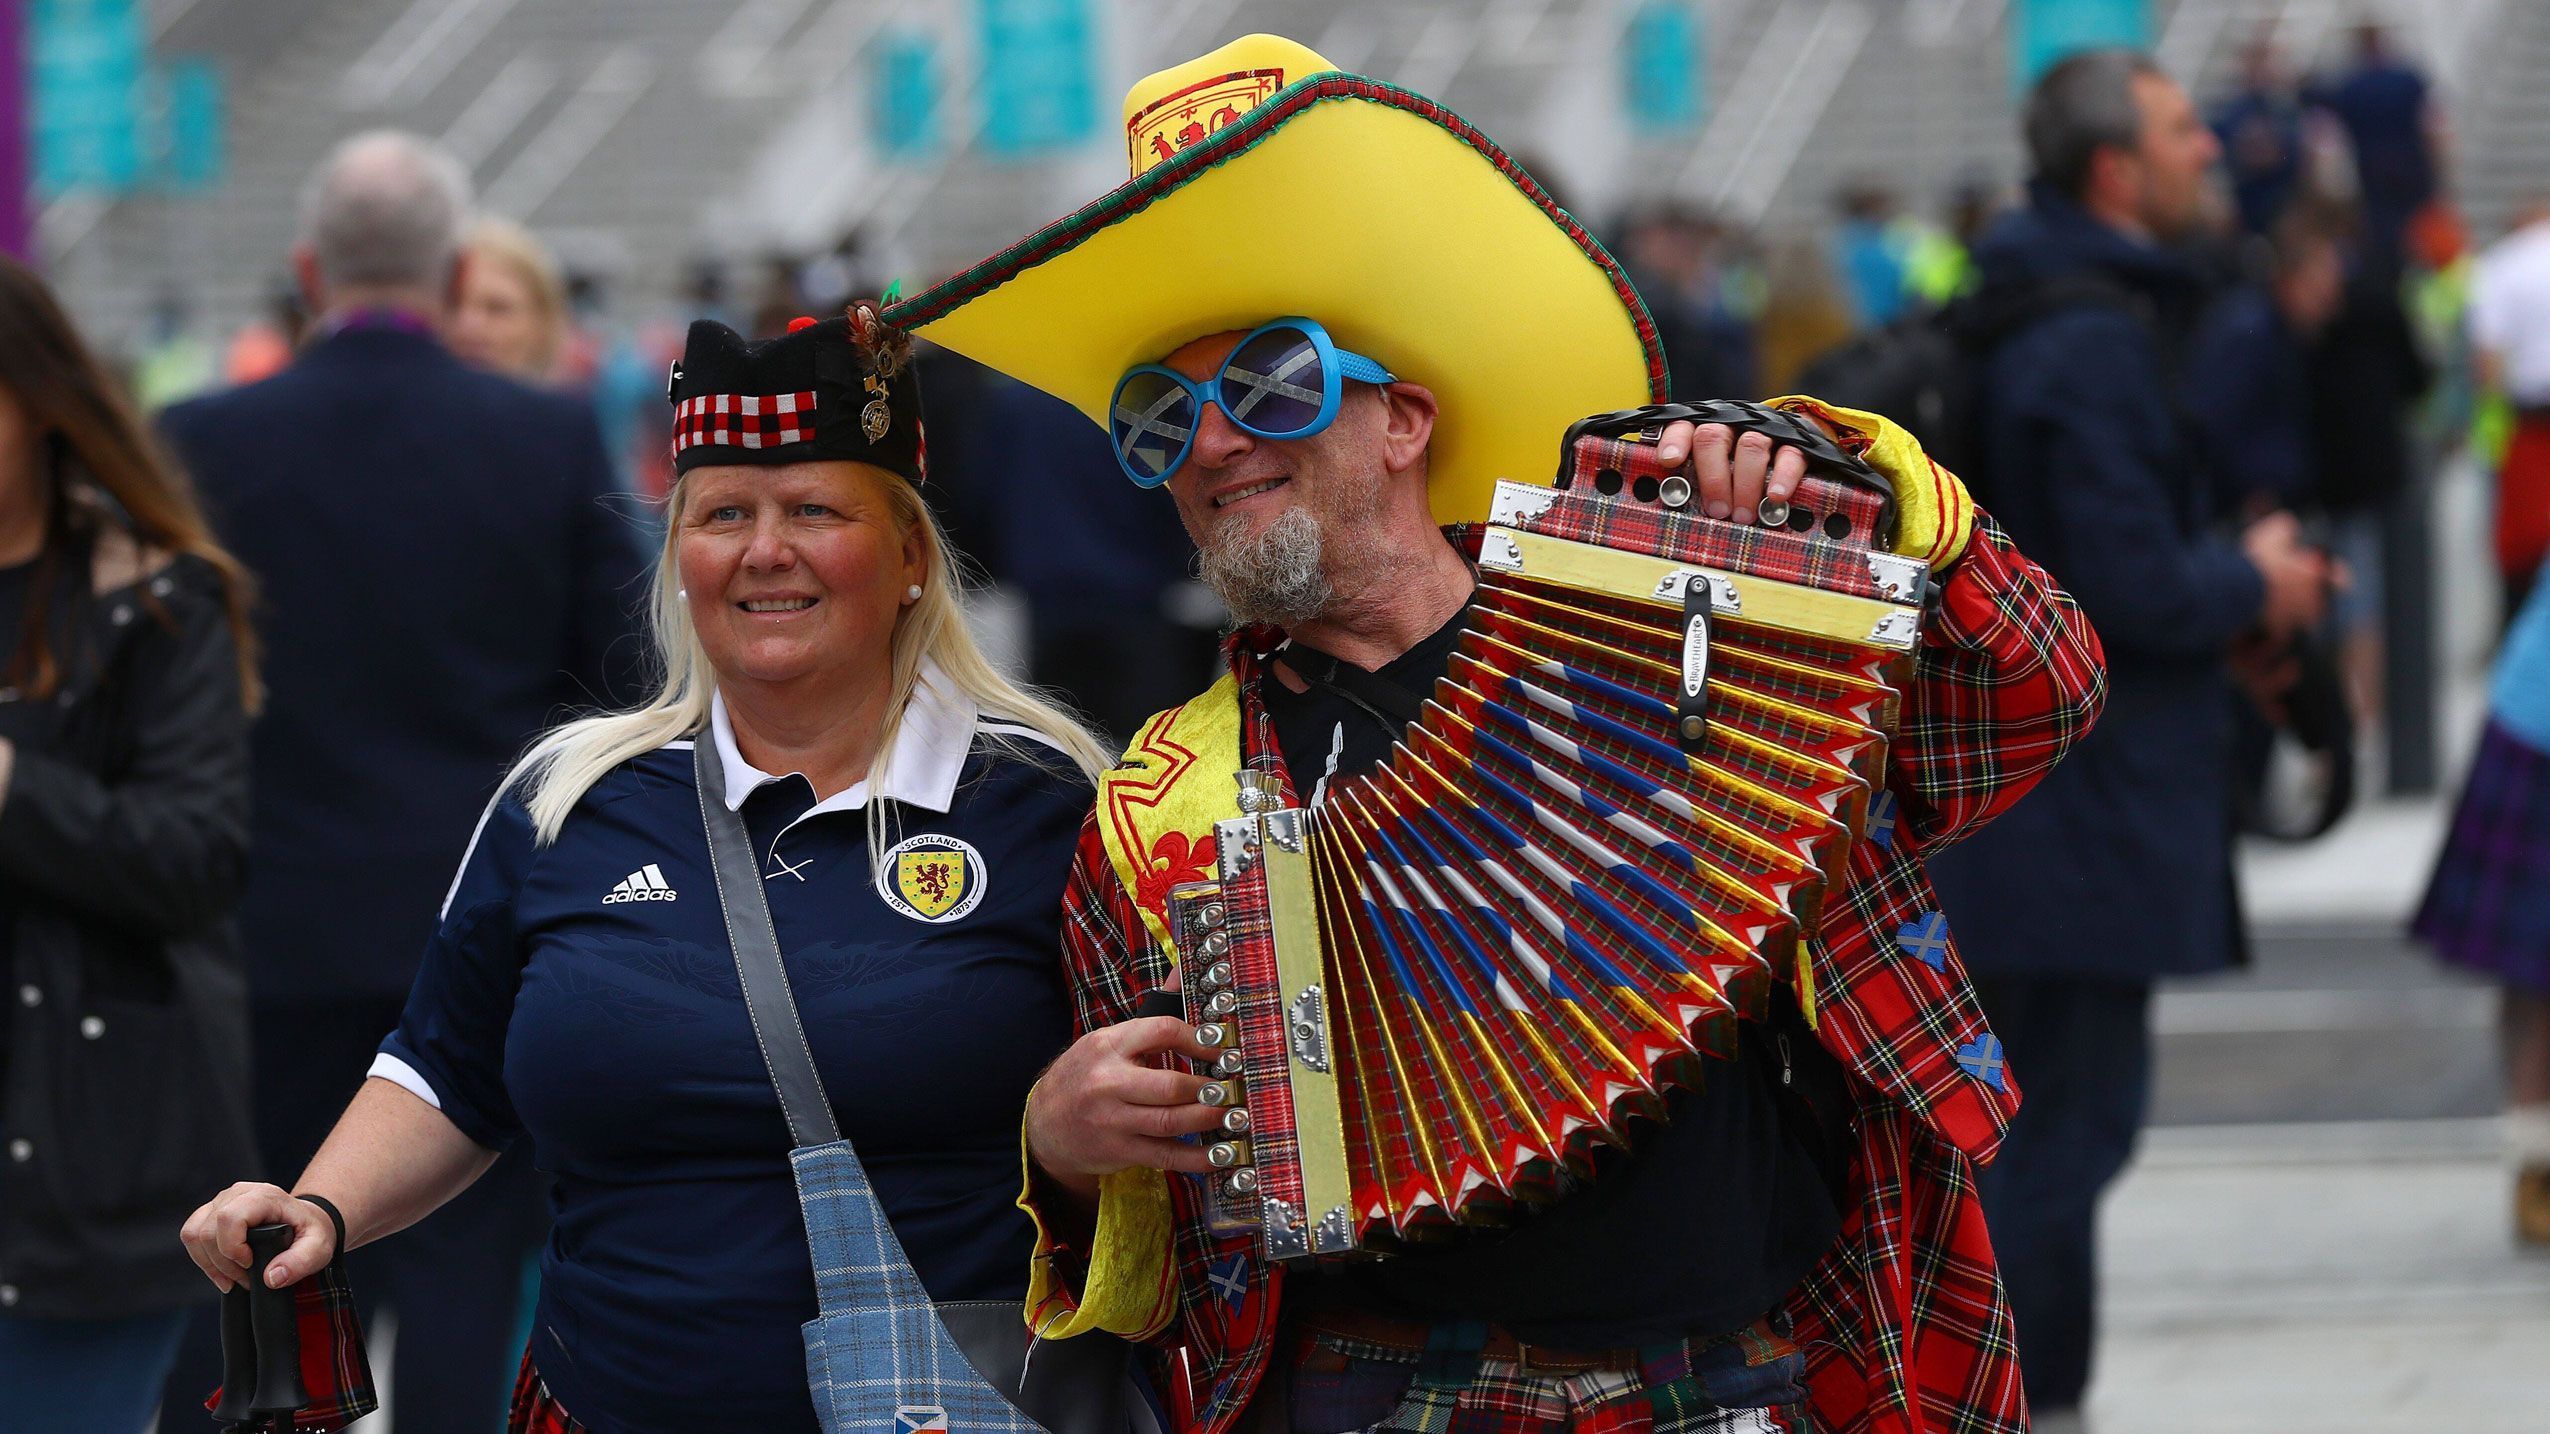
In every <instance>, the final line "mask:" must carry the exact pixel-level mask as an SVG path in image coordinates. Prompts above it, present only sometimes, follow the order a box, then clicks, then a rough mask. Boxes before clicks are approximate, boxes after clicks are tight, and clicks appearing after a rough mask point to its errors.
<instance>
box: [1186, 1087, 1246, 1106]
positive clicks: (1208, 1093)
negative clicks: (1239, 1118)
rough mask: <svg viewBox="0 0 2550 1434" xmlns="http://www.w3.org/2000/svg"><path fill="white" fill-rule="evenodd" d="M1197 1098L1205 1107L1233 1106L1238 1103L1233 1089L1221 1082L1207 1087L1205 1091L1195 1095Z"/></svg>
mask: <svg viewBox="0 0 2550 1434" xmlns="http://www.w3.org/2000/svg"><path fill="white" fill-rule="evenodd" d="M1195 1098H1196V1099H1197V1100H1198V1101H1200V1102H1202V1103H1203V1104H1205V1105H1233V1104H1236V1103H1237V1096H1236V1093H1235V1092H1234V1091H1233V1090H1232V1089H1231V1087H1229V1086H1227V1085H1225V1084H1223V1083H1222V1082H1220V1081H1214V1082H1211V1083H1210V1084H1208V1085H1206V1086H1205V1087H1204V1089H1202V1090H1199V1091H1197V1092H1196V1093H1195Z"/></svg>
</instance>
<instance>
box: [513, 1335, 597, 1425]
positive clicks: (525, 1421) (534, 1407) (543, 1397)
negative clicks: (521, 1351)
mask: <svg viewBox="0 0 2550 1434" xmlns="http://www.w3.org/2000/svg"><path fill="white" fill-rule="evenodd" d="M505 1434H589V1431H588V1430H586V1428H585V1427H584V1425H583V1424H582V1423H581V1422H579V1421H578V1420H577V1419H576V1417H575V1416H574V1415H572V1414H569V1413H568V1412H567V1411H566V1408H565V1406H563V1405H561V1404H559V1403H558V1401H557V1400H556V1399H553V1398H551V1397H550V1394H549V1385H548V1383H547V1381H545V1380H543V1379H542V1378H541V1377H540V1371H539V1370H537V1369H534V1368H532V1365H531V1356H530V1355H529V1354H527V1353H526V1354H525V1355H523V1357H522V1373H520V1374H518V1375H516V1376H514V1399H513V1405H512V1407H511V1409H510V1410H509V1411H508V1412H507V1415H506V1418H505Z"/></svg>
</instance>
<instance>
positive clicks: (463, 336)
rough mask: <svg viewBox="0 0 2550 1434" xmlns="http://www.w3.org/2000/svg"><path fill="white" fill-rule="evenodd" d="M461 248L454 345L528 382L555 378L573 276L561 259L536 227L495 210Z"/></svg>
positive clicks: (471, 359)
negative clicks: (563, 267) (561, 266)
mask: <svg viewBox="0 0 2550 1434" xmlns="http://www.w3.org/2000/svg"><path fill="white" fill-rule="evenodd" d="M462 252H463V254H464V255H465V259H466V262H465V263H464V264H463V266H462V268H461V283H460V306H459V308H457V309H456V310H454V311H453V314H452V319H451V345H452V351H453V352H454V353H457V354H459V355H460V356H461V357H462V358H463V359H465V360H467V361H468V362H470V363H473V364H476V365H478V366H479V367H480V368H483V369H489V370H492V371H494V372H496V373H501V374H504V375H506V376H508V377H511V378H518V379H521V380H522V381H523V382H525V383H538V384H545V383H549V382H551V381H553V380H554V379H555V378H556V377H557V373H558V356H559V354H560V352H561V351H562V350H563V349H564V348H565V347H566V342H567V281H566V277H565V276H564V275H563V274H562V273H560V272H559V269H558V260H557V257H556V256H555V255H553V254H551V253H550V252H549V247H548V246H547V245H545V244H543V243H541V242H540V241H539V240H538V239H537V238H535V237H533V235H532V233H531V231H530V230H528V229H525V228H523V227H522V226H521V225H519V224H516V223H515V222H513V221H512V220H510V219H501V218H498V217H496V216H494V215H485V216H481V217H480V219H479V220H478V222H477V223H476V224H474V225H472V226H471V228H470V231H469V242H468V243H467V244H466V245H465V246H464V248H463V250H462Z"/></svg>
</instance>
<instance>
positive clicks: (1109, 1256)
mask: <svg viewBox="0 0 2550 1434" xmlns="http://www.w3.org/2000/svg"><path fill="white" fill-rule="evenodd" d="M1018 1153H1019V1162H1020V1166H1021V1183H1020V1188H1019V1192H1018V1208H1019V1209H1021V1210H1024V1211H1026V1212H1027V1218H1028V1219H1030V1220H1032V1221H1034V1222H1035V1224H1036V1251H1035V1255H1034V1257H1033V1260H1032V1262H1031V1263H1030V1265H1029V1267H1028V1271H1027V1322H1028V1325H1029V1327H1031V1328H1032V1329H1034V1330H1035V1332H1036V1337H1037V1338H1039V1339H1069V1338H1070V1337H1071V1336H1073V1335H1076V1334H1087V1333H1089V1332H1090V1331H1091V1330H1105V1331H1107V1332H1108V1333H1110V1334H1118V1335H1122V1336H1124V1337H1125V1338H1127V1339H1133V1340H1144V1339H1149V1338H1151V1337H1152V1336H1154V1335H1156V1334H1158V1333H1159V1332H1160V1331H1161V1330H1162V1329H1165V1328H1166V1327H1167V1326H1168V1323H1169V1317H1170V1316H1171V1315H1172V1314H1175V1313H1176V1312H1177V1267H1176V1264H1175V1262H1174V1261H1173V1260H1171V1259H1170V1250H1171V1246H1172V1245H1173V1243H1174V1238H1173V1233H1172V1230H1171V1219H1172V1216H1171V1212H1170V1209H1169V1178H1168V1176H1167V1175H1165V1174H1163V1173H1162V1172H1160V1171H1157V1170H1142V1169H1131V1170H1119V1171H1117V1172H1116V1173H1115V1174H1113V1175H1109V1176H1105V1177H1103V1178H1102V1179H1101V1180H1100V1181H1099V1182H1098V1227H1097V1231H1096V1233H1095V1234H1094V1235H1092V1236H1091V1238H1090V1242H1089V1243H1090V1249H1089V1251H1088V1263H1087V1264H1086V1266H1084V1267H1082V1268H1081V1270H1080V1288H1079V1289H1078V1290H1076V1291H1075V1290H1074V1289H1073V1288H1072V1280H1071V1277H1070V1275H1071V1269H1072V1267H1073V1266H1074V1265H1076V1264H1078V1263H1079V1252H1078V1251H1076V1250H1074V1249H1073V1248H1072V1245H1071V1242H1070V1241H1069V1240H1067V1239H1065V1238H1063V1237H1062V1236H1060V1235H1059V1234H1057V1233H1056V1230H1055V1225H1054V1224H1053V1222H1051V1221H1049V1220H1047V1218H1046V1216H1045V1212H1044V1211H1043V1210H1042V1209H1040V1208H1039V1207H1038V1204H1037V1191H1036V1176H1035V1172H1034V1166H1033V1165H1032V1164H1030V1163H1029V1157H1028V1155H1027V1131H1026V1127H1025V1126H1024V1125H1023V1124H1022V1125H1021V1126H1020V1128H1019V1136H1018Z"/></svg>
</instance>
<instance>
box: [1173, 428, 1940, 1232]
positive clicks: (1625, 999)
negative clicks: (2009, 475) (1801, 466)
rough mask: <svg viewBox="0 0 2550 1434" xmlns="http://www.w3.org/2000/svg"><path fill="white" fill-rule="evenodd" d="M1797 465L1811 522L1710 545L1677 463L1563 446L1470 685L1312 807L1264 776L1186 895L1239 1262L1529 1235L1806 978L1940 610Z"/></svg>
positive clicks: (1841, 497) (1460, 686) (1517, 492)
mask: <svg viewBox="0 0 2550 1434" xmlns="http://www.w3.org/2000/svg"><path fill="white" fill-rule="evenodd" d="M1701 407H1702V409H1703V410H1704V411H1702V412H1700V413H1697V414H1694V415H1693V416H1696V417H1699V418H1701V419H1702V420H1703V421H1707V420H1708V419H1711V418H1717V419H1722V420H1725V421H1731V422H1734V423H1736V425H1737V426H1738V427H1740V428H1765V429H1769V430H1772V431H1773V432H1774V434H1775V436H1777V437H1780V438H1781V439H1783V441H1788V442H1794V443H1797V444H1799V445H1800V446H1802V447H1805V448H1806V449H1807V450H1808V454H1809V462H1810V467H1809V474H1808V477H1807V479H1806V480H1805V481H1804V483H1802V484H1801V485H1800V487H1799V489H1798V491H1797V493H1796V494H1795V495H1794V496H1793V498H1792V501H1791V502H1790V504H1789V505H1788V508H1787V510H1786V511H1785V512H1780V511H1776V510H1775V511H1773V512H1770V513H1767V514H1765V515H1764V520H1765V521H1763V522H1762V523H1758V524H1753V525H1741V526H1740V525H1737V524H1734V523H1731V522H1722V521H1715V520H1711V519H1709V518H1706V517H1704V516H1701V515H1700V510H1699V508H1698V506H1697V505H1696V502H1695V495H1694V494H1693V492H1692V490H1691V484H1690V480H1689V475H1688V473H1687V472H1680V473H1677V472H1668V471H1666V470H1664V469H1663V468H1662V466H1661V465H1660V464H1658V463H1657V462H1656V460H1655V449H1654V447H1653V446H1652V438H1653V434H1654V430H1655V429H1657V428H1660V427H1661V426H1662V423H1663V422H1664V421H1666V420H1667V419H1669V418H1671V417H1676V416H1683V415H1684V414H1689V413H1691V412H1692V411H1691V410H1688V409H1645V410H1632V411H1629V412H1627V413H1623V414H1615V415H1604V416H1602V417H1599V418H1596V419H1589V420H1587V421H1586V422H1584V423H1580V424H1578V425H1576V426H1575V427H1574V428H1573V429H1571V430H1570V431H1569V434H1568V437H1567V441H1566V443H1565V445H1564V446H1563V450H1562V451H1563V462H1564V466H1563V467H1562V469H1561V472H1560V474H1559V485H1558V486H1557V487H1554V488H1545V487H1539V486H1534V485H1524V484H1516V483H1505V484H1501V485H1499V488H1498V491H1497V495H1496V501H1495V506H1494V510H1493V513H1492V515H1491V519H1490V523H1489V525H1488V527H1487V529H1486V530H1485V532H1484V534H1483V535H1482V538H1481V543H1480V558H1479V588H1478V593H1477V596H1476V598H1475V599H1474V601H1473V602H1472V604H1471V608H1470V611H1469V613H1468V615H1467V617H1466V619H1465V622H1464V626H1463V629H1462V631H1461V633H1460V634H1459V638H1458V645H1457V647H1456V649H1455V654H1454V656H1453V658H1452V660H1451V666H1450V670H1449V671H1448V672H1447V673H1446V675H1445V676H1444V677H1443V679H1442V680H1441V681H1440V682H1439V683H1438V684H1437V685H1436V688H1435V690H1434V693H1433V696H1432V699H1431V700H1430V701H1429V702H1428V703H1427V704H1426V706H1425V708H1424V711H1423V714H1422V716H1421V717H1420V718H1419V719H1418V720H1417V721H1415V722H1413V723H1411V724H1410V725H1409V727H1408V728H1407V730H1406V732H1405V733H1404V734H1403V736H1402V738H1401V740H1400V741H1399V743H1398V744H1397V745H1396V746H1395V747H1394V748H1393V749H1392V751H1391V754H1390V756H1389V758H1388V759H1387V760H1386V761H1385V762H1384V763H1383V764H1381V765H1380V766H1378V767H1376V768H1374V769H1372V770H1371V771H1368V772H1365V773H1361V774H1359V775H1356V776H1354V777H1352V778H1349V779H1344V780H1337V781H1332V782H1331V783H1330V784H1329V787H1328V791H1327V795H1326V798H1325V800H1324V801H1323V802H1322V803H1321V804H1320V805H1319V806H1317V807H1316V808H1310V809H1303V808H1294V807H1279V806H1278V805H1277V802H1278V798H1277V796H1276V793H1277V790H1278V788H1277V786H1276V784H1275V782H1274V781H1273V779H1272V777H1271V775H1269V774H1265V773H1260V772H1255V771H1248V772H1242V773H1240V774H1239V780H1240V782H1241V793H1240V799H1241V800H1240V805H1241V810H1242V812H1243V813H1244V814H1245V815H1243V816H1242V817H1240V818H1238V819H1236V820H1233V821H1227V822H1224V823H1222V824H1220V826H1219V828H1218V829H1217V832H1216V839H1217V846H1218V851H1217V856H1218V862H1219V870H1218V880H1216V881H1214V882H1210V883H1196V884H1191V885H1187V886H1183V887H1180V888H1178V889H1177V890H1176V891H1173V892H1172V893H1171V896H1170V907H1169V913H1168V915H1169V921H1170V927H1171V932H1172V935H1173V937H1174V938H1175V940H1176V943H1177V946H1178V949H1179V950H1180V951H1181V952H1183V953H1185V968H1184V969H1185V971H1186V973H1187V974H1186V978H1185V981H1184V991H1185V999H1186V1002H1187V1006H1188V1015H1189V1017H1190V1019H1193V1020H1195V1021H1196V1022H1197V1023H1198V1025H1199V1029H1200V1035H1201V1036H1202V1038H1203V1039H1204V1041H1205V1043H1206V1044H1208V1045H1212V1046H1216V1047H1219V1048H1220V1055H1219V1058H1218V1059H1217V1060H1215V1061H1214V1062H1212V1063H1211V1065H1210V1067H1209V1074H1211V1075H1212V1076H1213V1077H1214V1080H1213V1082H1212V1083H1211V1084H1210V1085H1208V1086H1207V1088H1206V1090H1205V1092H1204V1099H1205V1100H1206V1102H1207V1103H1208V1104H1217V1105H1223V1106H1225V1107H1227V1109H1226V1112H1225V1118H1224V1122H1223V1126H1224V1133H1223V1135H1222V1136H1221V1137H1219V1138H1218V1139H1216V1140H1215V1141H1214V1142H1213V1143H1212V1146H1211V1154H1212V1158H1213V1161H1214V1163H1215V1165H1216V1167H1217V1168H1216V1170H1215V1172H1214V1173H1213V1174H1211V1175H1210V1176H1207V1177H1204V1178H1206V1179H1208V1180H1209V1181H1210V1182H1211V1189H1210V1194H1209V1204H1210V1207H1211V1210H1212V1213H1213V1218H1214V1221H1215V1223H1216V1224H1217V1226H1218V1227H1220V1228H1224V1229H1230V1228H1235V1227H1242V1226H1245V1227H1252V1228H1254V1229H1256V1230H1257V1231H1259V1232H1260V1235H1261V1238H1262V1241H1263V1244H1264V1248H1265V1250H1266V1253H1267V1254H1268V1255H1269V1256H1270V1257H1271V1258H1276V1259H1298V1258H1305V1257H1313V1256H1328V1255H1343V1254H1349V1253H1354V1252H1375V1251H1378V1252H1386V1251H1388V1250H1389V1249H1390V1248H1392V1247H1393V1246H1394V1245H1395V1244H1396V1243H1398V1242H1402V1241H1423V1240H1427V1239H1429V1238H1432V1237H1435V1236H1438V1235H1441V1234H1445V1233H1449V1232H1450V1231H1452V1230H1454V1229H1456V1228H1457V1227H1459V1226H1463V1225H1475V1224H1496V1223H1502V1222H1506V1221H1509V1220H1511V1219H1513V1218H1515V1217H1517V1216H1518V1215H1520V1214H1522V1213H1523V1212H1526V1211H1528V1210H1529V1209H1531V1208H1533V1207H1536V1206H1540V1205H1543V1204H1546V1203H1548V1202H1549V1201H1551V1200H1553V1199H1555V1198H1556V1197H1557V1196H1558V1194H1559V1192H1560V1191H1561V1190H1562V1189H1563V1188H1569V1187H1571V1186H1572V1184H1573V1183H1574V1182H1575V1181H1576V1180H1578V1179H1582V1178H1585V1177H1587V1176H1588V1175H1589V1174H1590V1173H1591V1171H1592V1168H1593V1157H1594V1155H1595V1154H1596V1152H1598V1151H1599V1150H1601V1149H1602V1148H1603V1147H1605V1146H1629V1145H1631V1144H1633V1143H1634V1141H1635V1138H1636V1136H1637V1134H1638V1133H1639V1130H1640V1129H1641V1127H1642V1124H1643V1123H1644V1122H1646V1121H1650V1120H1653V1119H1657V1118H1660V1117H1661V1115H1662V1111H1663V1099H1662V1097H1663V1095H1664V1093H1665V1091H1666V1090H1667V1089H1668V1088H1669V1087H1671V1086H1674V1085H1691V1084H1696V1083H1698V1082H1700V1081H1703V1080H1706V1079H1707V1078H1708V1077H1709V1066H1710V1064H1711V1063H1712V1061H1713V1060H1718V1059H1724V1058H1726V1057H1729V1056H1731V1055H1732V1054H1733V1053H1734V1049H1735V1032H1736V1026H1737V1023H1739V1022H1741V1021H1746V1020H1756V1019H1761V1018H1762V1017H1764V1016H1765V1015H1766V1014H1767V1013H1768V1012H1769V1011H1770V1009H1771V1003H1772V1002H1774V1001H1786V1000H1790V999H1792V998H1793V997H1792V996H1791V994H1790V993H1788V992H1784V991H1782V990H1780V989H1779V988H1780V987H1782V986H1785V985H1789V984H1791V983H1793V982H1795V981H1796V980H1797V979H1799V974H1800V971H1801V967H1802V961H1803V952H1804V944H1803V943H1804V941H1805V939H1806V938H1807V937H1808V936H1810V935H1811V934H1812V933H1813V931H1814V927H1815V921H1816V916H1817V913H1818V910H1819V908H1820V905H1821V902H1822V900H1823V896H1824V892H1825V890H1826V889H1827V886H1828V884H1829V883H1830V882H1831V881H1832V880H1833V879H1834V877H1835V874H1836V873H1838V872H1839V871H1840V870H1841V869H1842V866H1843V863H1844V861H1845V859H1846V857H1847V854H1848V851H1849V848H1850V845H1851V844H1852V843H1853V842H1855V841H1857V840H1858V839H1859V838H1860V836H1861V834H1862V831H1863V829H1864V826H1865V823H1866V821H1867V819H1868V809H1869V803H1870V798H1871V795H1872V793H1874V792H1875V791H1877V790H1879V789H1880V788H1881V787H1882V785H1883V780H1884V778H1883V773H1884V770H1885V756H1886V744H1887V739H1888V735H1889V733H1890V732H1891V731H1892V729H1893V726H1894V723H1895V721H1896V716H1897V709H1898V705H1899V693H1900V691H1901V688H1902V686H1903V684H1904V682H1905V680H1906V679H1907V677H1908V675H1909V663H1910V653H1911V651H1912V648H1913V645H1914V643H1915V642H1916V641H1917V640H1918V637H1919V632H1920V625H1921V619H1922V603H1923V599H1924V596H1925V593H1926V590H1927V585H1926V579H1927V574H1926V572H1925V570H1924V568H1923V566H1922V565H1921V564H1920V563H1918V562H1916V561H1913V560H1910V559H1905V558H1899V557H1896V556H1894V555H1892V554H1890V553H1888V552H1887V551H1886V547H1885V543H1886V540H1887V539H1888V538H1889V537H1890V536H1891V524H1892V518H1893V509H1892V499H1891V495H1890V493H1889V490H1888V488H1887V486H1886V484H1885V483H1884V481H1883V480H1882V479H1880V478H1878V477H1877V476H1876V475H1875V474H1874V473H1873V472H1871V471H1869V470H1868V469H1867V468H1866V467H1865V466H1863V465H1861V464H1860V463H1859V462H1858V461H1857V460H1856V459H1853V458H1851V457H1849V456H1848V455H1846V454H1844V453H1843V452H1842V451H1841V450H1840V449H1839V448H1837V447H1835V446H1834V445H1833V444H1832V443H1831V442H1830V441H1829V440H1826V439H1824V438H1823V437H1822V435H1821V434H1820V433H1819V432H1817V431H1815V430H1813V429H1811V428H1807V427H1806V426H1804V425H1802V424H1798V423H1797V422H1796V421H1795V420H1791V419H1789V418H1788V417H1787V416H1786V415H1782V414H1778V413H1775V412H1773V411H1771V410H1767V409H1760V408H1755V407H1753V406H1750V405H1703V406H1701Z"/></svg>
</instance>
